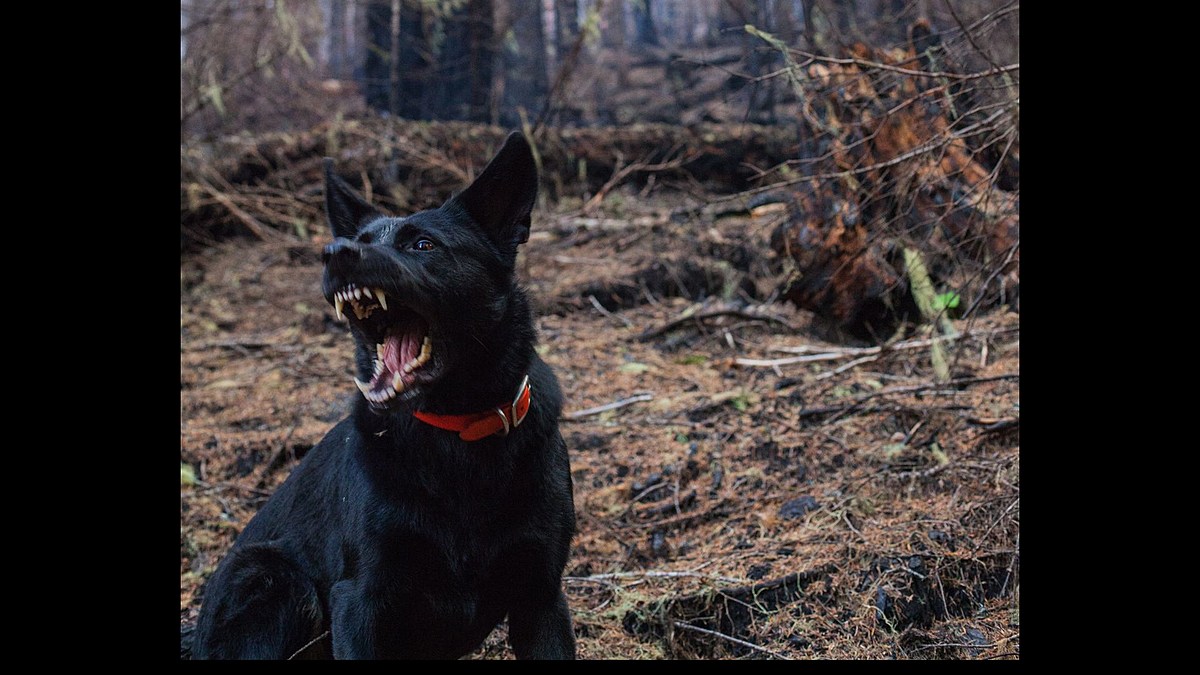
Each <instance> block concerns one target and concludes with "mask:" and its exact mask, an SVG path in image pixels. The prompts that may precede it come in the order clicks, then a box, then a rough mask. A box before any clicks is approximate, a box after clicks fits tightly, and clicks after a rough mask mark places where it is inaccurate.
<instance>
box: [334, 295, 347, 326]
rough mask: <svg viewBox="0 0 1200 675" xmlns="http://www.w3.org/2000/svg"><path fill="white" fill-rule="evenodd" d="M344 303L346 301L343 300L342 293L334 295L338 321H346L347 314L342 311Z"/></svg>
mask: <svg viewBox="0 0 1200 675" xmlns="http://www.w3.org/2000/svg"><path fill="white" fill-rule="evenodd" d="M343 304H344V302H343V300H342V298H341V296H340V294H339V295H335V296H334V298H333V312H334V313H335V314H337V318H338V321H345V320H346V315H345V314H344V313H343V312H342V305H343Z"/></svg>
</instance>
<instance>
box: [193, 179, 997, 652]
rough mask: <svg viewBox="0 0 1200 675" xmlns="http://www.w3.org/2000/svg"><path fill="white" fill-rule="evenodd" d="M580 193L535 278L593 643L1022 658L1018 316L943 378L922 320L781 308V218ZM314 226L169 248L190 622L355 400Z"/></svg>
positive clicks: (535, 259)
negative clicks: (228, 561)
mask: <svg viewBox="0 0 1200 675" xmlns="http://www.w3.org/2000/svg"><path fill="white" fill-rule="evenodd" d="M578 206H579V205H578V204H570V203H562V204H559V205H554V206H550V207H546V206H540V207H539V212H538V213H537V214H536V216H535V220H534V235H533V236H532V238H531V240H530V242H529V243H528V244H527V245H526V247H525V252H524V253H523V258H522V261H521V273H522V278H523V282H524V283H525V285H526V286H527V288H528V289H529V290H530V293H531V296H532V297H533V298H534V301H535V306H536V308H537V311H538V318H537V326H538V330H539V334H540V341H541V343H540V350H541V352H542V354H543V357H544V358H545V359H546V361H547V362H548V363H549V364H550V365H551V366H552V367H554V368H555V369H556V371H557V373H558V377H559V379H560V381H561V383H562V386H563V390H564V393H565V395H566V411H567V413H566V416H565V419H564V420H563V423H562V428H563V435H564V437H565V438H566V439H567V443H568V447H569V448H570V451H571V453H572V462H571V466H572V472H573V477H574V483H575V505H576V511H577V516H578V524H579V533H578V534H577V535H576V537H575V540H574V547H573V551H572V555H571V559H570V562H569V563H568V566H567V570H566V574H567V577H566V579H565V581H564V584H565V588H566V592H567V595H568V598H569V600H570V603H571V607H572V611H573V613H574V621H575V629H576V634H577V636H578V644H579V655H580V657H582V658H589V659H663V658H679V659H700V658H703V659H771V658H797V659H887V658H903V659H994V658H1019V656H1020V621H1019V606H1020V603H1019V588H1020V586H1019V580H1020V575H1019V572H1020V556H1019V551H1020V546H1019V541H1020V535H1019V532H1020V478H1019V469H1020V404H1019V401H1020V395H1019V394H1020V380H1019V371H1020V321H1019V316H1018V315H1017V314H1014V313H1011V312H993V313H991V314H988V315H984V316H978V317H973V318H971V319H969V320H960V321H956V322H955V327H956V328H957V329H958V330H959V331H960V333H961V335H962V337H961V338H960V339H958V340H956V341H954V342H953V343H951V344H950V347H949V353H950V355H951V371H952V374H953V378H954V379H953V381H952V382H950V383H948V384H937V383H935V380H934V376H933V372H932V369H931V367H930V355H929V349H928V345H927V343H921V342H919V340H920V339H921V338H923V337H925V336H924V335H923V334H922V333H921V332H920V331H919V330H918V331H916V332H914V333H912V334H910V335H907V336H904V337H903V339H904V340H908V342H900V343H899V344H895V345H893V347H892V348H890V349H885V350H882V351H881V350H872V349H867V348H865V347H864V346H862V345H848V344H846V343H844V342H829V341H826V339H827V338H829V337H830V335H829V333H828V331H825V330H822V329H821V327H820V324H819V322H816V321H814V320H813V317H812V316H811V315H810V314H808V313H807V312H802V311H798V310H794V309H791V308H789V307H788V306H786V305H783V304H778V303H775V302H773V299H772V295H773V293H775V292H776V291H777V287H778V284H779V281H780V279H779V278H778V276H777V275H776V272H775V270H776V267H775V266H774V265H773V261H772V260H771V254H770V253H769V250H770V249H769V247H768V246H767V244H766V242H767V238H768V236H769V232H770V229H771V228H772V227H773V223H772V222H771V221H770V219H769V217H764V218H758V219H755V218H752V217H750V216H745V215H733V216H729V215H725V216H722V215H720V214H718V213H716V212H713V211H711V210H710V211H697V212H695V213H691V214H688V213H685V212H684V211H683V210H682V209H681V207H682V206H686V203H685V202H684V201H683V200H682V198H679V199H667V198H661V197H655V198H653V199H641V198H638V197H637V195H634V194H633V193H628V192H615V193H613V194H612V195H610V196H609V197H608V199H607V200H606V201H605V203H604V204H603V205H602V207H601V209H602V213H598V214H590V215H588V216H587V217H584V216H582V215H580V214H579V213H578V212H577V211H576V210H577V209H578ZM314 229H320V230H321V231H322V232H323V231H324V228H323V227H322V228H314ZM326 240H327V237H325V236H323V235H322V236H317V237H314V238H313V239H312V240H311V241H302V240H299V239H282V238H281V239H279V240H272V241H266V242H263V241H246V240H241V241H232V242H226V243H224V244H222V245H220V246H216V247H211V248H206V249H204V250H201V251H198V252H194V253H188V254H185V255H184V256H183V257H182V259H181V277H180V278H181V294H180V456H181V461H182V463H183V464H184V465H185V466H184V470H183V472H182V474H186V473H187V471H188V470H190V471H191V472H192V476H191V477H187V476H182V480H181V488H180V621H181V627H182V626H187V625H188V624H190V623H193V622H194V621H195V614H196V611H197V608H198V607H199V602H200V592H201V586H202V584H203V582H204V581H205V580H206V579H207V578H208V577H209V575H211V574H212V572H213V571H214V569H215V567H216V565H217V563H218V561H219V560H220V559H221V556H222V555H223V554H224V553H225V551H226V550H227V548H228V547H229V546H230V544H231V543H232V542H233V540H234V538H235V536H236V534H237V533H238V532H239V531H240V529H241V528H242V527H243V526H245V524H246V523H247V522H248V520H249V519H250V517H251V516H252V515H253V514H254V513H255V511H256V509H257V508H259V507H260V506H261V505H262V504H263V502H264V501H265V500H266V498H267V497H268V496H269V495H270V494H271V491H272V490H273V489H274V488H276V487H277V486H278V485H279V484H280V483H281V482H282V481H283V479H284V478H285V477H286V476H287V474H288V472H289V471H290V469H291V468H292V467H293V466H294V465H295V463H296V461H297V460H298V459H299V458H300V457H302V456H303V454H304V453H305V452H307V451H308V450H309V449H310V448H311V447H312V446H313V445H314V444H315V443H316V442H317V441H318V440H319V439H320V438H321V436H322V435H323V434H324V433H325V431H327V430H328V429H329V428H330V427H332V426H333V424H334V423H335V422H337V421H338V420H339V419H340V418H341V417H342V416H343V415H344V414H345V412H346V410H347V404H348V401H349V400H350V397H351V396H352V395H358V394H357V391H356V389H355V387H354V386H353V384H352V382H351V375H352V373H351V353H352V347H351V341H350V338H349V336H348V333H347V331H346V329H345V327H344V326H343V325H342V324H340V323H339V322H337V321H336V320H335V319H334V317H333V311H332V308H331V307H329V306H328V305H327V304H326V303H325V302H324V300H323V299H322V297H321V294H320V280H321V267H320V261H319V252H320V250H321V246H322V245H323V244H324V242H325V241H326ZM899 339H900V338H897V340H899ZM914 340H915V341H917V342H915V343H914V342H913V341H914ZM800 357H811V358H808V359H807V360H802V359H801V358H800ZM618 404H619V405H618ZM602 406H608V407H607V409H601V410H597V408H600V407H602ZM182 474H181V475H182ZM504 638H505V633H504V628H503V627H501V628H500V629H499V630H497V631H496V632H495V633H493V635H492V636H491V637H490V638H489V639H488V641H487V642H486V643H485V645H484V646H483V647H481V648H480V649H479V650H478V651H477V652H476V653H475V654H473V655H472V656H471V657H470V658H487V659H492V658H505V659H507V658H512V654H511V651H510V650H509V649H508V647H507V644H506V641H505V639H504Z"/></svg>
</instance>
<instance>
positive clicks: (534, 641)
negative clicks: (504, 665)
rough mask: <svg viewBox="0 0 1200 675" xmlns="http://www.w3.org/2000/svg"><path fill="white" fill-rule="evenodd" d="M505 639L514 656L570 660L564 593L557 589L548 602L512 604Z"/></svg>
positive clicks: (570, 630) (571, 641)
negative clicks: (510, 644) (513, 605)
mask: <svg viewBox="0 0 1200 675" xmlns="http://www.w3.org/2000/svg"><path fill="white" fill-rule="evenodd" d="M508 639H509V641H510V642H511V643H512V648H513V653H515V654H516V656H517V658H518V659H574V658H575V630H574V629H573V628H572V627H571V610H570V608H568V607H567V596H566V595H564V594H563V592H562V591H561V590H558V591H557V592H556V593H555V594H554V595H553V596H552V597H551V599H550V601H549V602H543V603H521V604H520V605H519V606H517V607H513V609H512V611H510V612H509V614H508Z"/></svg>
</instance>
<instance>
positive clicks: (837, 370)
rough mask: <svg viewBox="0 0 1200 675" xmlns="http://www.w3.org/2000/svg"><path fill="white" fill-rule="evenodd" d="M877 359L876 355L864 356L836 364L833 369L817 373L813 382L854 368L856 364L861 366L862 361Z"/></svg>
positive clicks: (867, 361)
mask: <svg viewBox="0 0 1200 675" xmlns="http://www.w3.org/2000/svg"><path fill="white" fill-rule="evenodd" d="M878 360H879V356H878V355H876V356H864V357H862V358H858V359H854V360H853V361H851V362H850V363H846V364H843V365H841V366H838V367H837V368H834V369H833V370H831V371H829V372H827V373H821V374H820V375H817V376H816V377H814V378H813V381H814V382H815V381H817V380H824V379H825V378H827V377H833V376H834V375H841V374H842V373H844V372H846V371H847V370H850V369H851V368H856V367H858V366H861V365H862V364H864V363H870V362H872V361H878Z"/></svg>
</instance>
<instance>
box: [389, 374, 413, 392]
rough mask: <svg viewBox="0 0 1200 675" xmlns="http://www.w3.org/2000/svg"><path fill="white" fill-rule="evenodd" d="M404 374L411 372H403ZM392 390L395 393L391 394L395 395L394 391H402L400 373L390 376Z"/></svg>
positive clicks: (402, 384) (402, 383) (402, 385)
mask: <svg viewBox="0 0 1200 675" xmlns="http://www.w3.org/2000/svg"><path fill="white" fill-rule="evenodd" d="M405 372H412V371H409V370H405ZM392 388H393V389H395V391H393V392H392V393H393V394H394V393H396V391H404V380H403V379H401V377H400V373H396V374H395V375H393V376H392Z"/></svg>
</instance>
